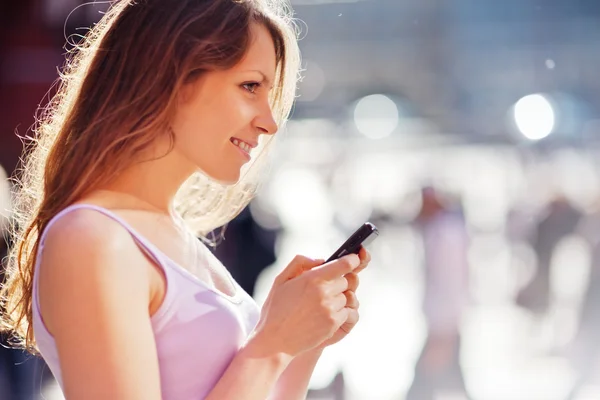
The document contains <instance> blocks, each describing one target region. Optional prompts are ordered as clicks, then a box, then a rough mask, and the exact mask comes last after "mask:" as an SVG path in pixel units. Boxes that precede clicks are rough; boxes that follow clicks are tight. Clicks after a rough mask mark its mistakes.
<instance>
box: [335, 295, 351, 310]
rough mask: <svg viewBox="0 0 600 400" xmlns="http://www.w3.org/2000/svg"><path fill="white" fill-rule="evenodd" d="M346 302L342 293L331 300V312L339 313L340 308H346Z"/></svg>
mask: <svg viewBox="0 0 600 400" xmlns="http://www.w3.org/2000/svg"><path fill="white" fill-rule="evenodd" d="M347 300H348V298H347V297H346V296H345V295H344V293H340V294H338V295H337V296H335V297H334V298H333V300H331V304H332V305H331V308H332V309H333V311H340V310H341V309H342V308H344V307H346V302H347Z"/></svg>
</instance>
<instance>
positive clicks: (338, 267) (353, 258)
mask: <svg viewBox="0 0 600 400" xmlns="http://www.w3.org/2000/svg"><path fill="white" fill-rule="evenodd" d="M359 264H360V259H359V258H358V256H357V255H356V254H348V255H346V256H344V257H341V258H338V259H337V260H334V261H331V262H328V263H327V264H323V265H322V266H321V267H319V268H316V269H314V270H313V271H311V273H315V274H316V275H317V276H319V277H320V278H323V279H326V280H331V279H335V278H337V277H340V276H343V275H346V274H348V273H350V272H352V271H353V270H354V269H355V268H356V267H358V265H359Z"/></svg>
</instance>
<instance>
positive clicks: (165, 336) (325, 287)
mask: <svg viewBox="0 0 600 400" xmlns="http://www.w3.org/2000/svg"><path fill="white" fill-rule="evenodd" d="M287 10H288V8H287V6H286V5H285V4H279V3H276V2H273V1H271V2H267V1H266V0H140V1H136V2H134V1H133V0H121V1H120V2H116V3H115V4H114V5H113V7H112V8H111V10H109V12H108V13H107V14H106V15H105V17H104V18H103V20H102V21H101V22H100V23H99V24H98V25H96V26H95V27H94V29H93V30H92V31H91V32H90V33H89V34H88V36H87V37H86V39H85V42H84V45H83V47H82V48H81V49H79V51H78V53H77V56H75V58H74V59H73V60H71V62H70V64H69V66H68V68H67V71H66V73H65V74H64V75H63V77H62V86H61V88H60V90H59V93H58V95H57V96H56V97H55V98H54V101H53V102H52V104H51V105H50V107H49V109H48V112H46V113H45V114H44V115H43V116H42V118H41V122H40V125H39V126H38V129H37V134H38V138H37V140H36V146H35V147H34V149H33V151H32V152H31V153H30V154H29V156H28V158H27V160H28V161H27V163H26V165H25V168H24V175H23V177H22V183H21V190H20V193H19V196H18V198H17V203H16V212H17V218H18V223H19V224H18V226H19V227H20V231H19V232H17V236H16V245H15V246H14V248H13V250H12V254H11V257H10V259H9V270H8V278H7V283H6V285H5V287H4V288H3V299H4V306H5V307H6V313H5V315H4V318H3V322H4V324H3V325H4V327H5V328H6V329H9V330H12V331H14V332H15V333H16V338H17V339H20V340H21V344H22V345H24V346H25V347H26V348H28V349H30V350H32V351H35V350H39V352H40V353H41V355H42V356H43V357H44V359H45V360H46V362H47V363H48V365H49V366H50V369H51V370H52V372H53V373H54V375H55V377H56V378H57V380H58V382H59V383H60V385H61V387H62V389H63V391H64V394H65V396H66V398H67V399H69V400H71V399H86V400H94V399H112V400H119V399H127V400H132V399H143V400H152V399H161V398H162V399H168V400H170V399H186V400H187V399H204V398H206V399H219V400H226V399H236V400H237V399H249V400H252V399H266V398H280V399H297V398H302V397H304V396H305V393H306V388H307V384H308V380H309V378H310V374H311V372H312V368H313V367H314V365H315V363H316V361H317V359H318V357H319V355H320V353H321V351H322V349H323V348H324V347H326V346H328V345H331V344H333V343H336V342H337V341H339V340H341V339H342V338H343V337H344V336H345V335H346V334H347V332H349V330H350V329H351V328H352V327H353V326H354V325H355V324H356V322H357V319H358V313H357V308H358V301H357V299H356V296H355V290H356V287H357V285H358V280H357V276H356V273H357V272H358V271H359V270H360V269H361V268H364V267H365V266H366V264H368V262H369V255H368V254H367V252H366V251H364V250H362V251H361V254H360V256H359V257H357V256H356V255H351V256H347V257H345V258H343V259H340V260H338V261H335V262H332V263H328V264H325V265H322V263H323V262H322V261H320V260H311V259H309V258H306V257H301V256H298V257H297V258H295V259H294V260H293V261H292V262H291V263H290V264H289V266H288V267H287V268H286V269H285V270H284V271H283V272H282V273H281V274H280V275H279V277H278V278H277V280H276V282H275V283H274V285H273V288H272V290H271V292H270V295H269V297H268V299H267V301H266V303H265V305H264V306H263V308H262V310H260V312H259V309H258V308H257V306H256V304H255V303H254V302H253V301H252V299H251V298H250V296H248V295H247V294H246V293H244V292H243V291H242V289H241V288H240V286H239V285H237V284H236V283H235V282H234V281H233V279H232V278H231V276H230V275H229V274H228V273H227V272H226V270H225V269H224V267H223V266H222V265H221V264H220V263H219V262H218V261H217V260H216V258H214V257H213V256H212V255H211V253H210V252H209V251H208V249H206V247H204V245H203V244H202V243H200V242H199V241H198V240H196V239H195V236H194V234H205V233H206V232H209V231H210V230H212V229H214V228H215V227H218V226H220V225H222V224H223V223H225V222H227V221H228V220H230V219H231V218H232V217H233V216H234V215H236V213H238V212H239V210H241V209H242V208H243V207H244V206H245V205H246V204H247V202H248V200H249V198H250V197H251V196H252V193H253V188H254V180H255V176H256V175H257V173H256V171H257V165H256V163H255V162H254V160H255V159H256V157H257V156H258V155H259V154H262V153H263V150H264V149H265V148H266V146H267V144H268V142H269V138H270V137H272V135H273V134H274V133H275V132H276V131H277V130H278V126H279V125H281V124H282V123H283V122H284V120H285V118H286V116H287V115H288V113H289V111H290V108H291V103H292V100H293V96H294V92H295V83H296V77H297V71H298V59H299V56H298V47H297V43H296V42H295V36H294V30H293V27H292V25H291V19H290V17H289V16H288V14H287V12H288V11H287ZM251 166H252V167H251Z"/></svg>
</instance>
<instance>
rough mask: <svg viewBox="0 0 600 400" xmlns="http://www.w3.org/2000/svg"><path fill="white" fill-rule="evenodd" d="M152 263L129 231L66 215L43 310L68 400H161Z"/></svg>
mask: <svg viewBox="0 0 600 400" xmlns="http://www.w3.org/2000/svg"><path fill="white" fill-rule="evenodd" d="M147 263H148V260H147V259H146V258H145V256H144V255H143V254H142V252H141V251H139V250H138V249H137V248H136V246H135V244H134V242H133V239H132V238H131V236H130V235H129V233H128V232H127V231H125V230H124V229H123V228H122V227H120V226H119V225H118V224H116V223H115V222H114V221H112V220H110V219H108V218H107V217H105V216H103V215H101V214H98V213H95V212H93V211H89V210H77V211H74V212H72V213H70V214H67V215H65V216H63V217H62V218H61V219H60V220H58V221H57V222H56V223H55V224H54V226H52V227H51V229H50V230H49V231H48V234H47V238H46V243H45V246H44V251H43V257H42V259H41V260H40V270H39V274H40V275H39V298H40V308H41V311H42V315H43V318H44V322H45V323H46V325H47V326H48V328H49V330H50V331H51V333H52V335H53V336H54V339H55V341H56V345H57V348H58V353H59V357H60V366H61V371H62V378H63V385H64V391H65V396H66V398H67V399H69V400H71V399H75V400H78V399H86V400H94V399H114V400H120V399H123V400H125V399H127V400H136V399H140V400H142V399H143V400H152V399H160V397H161V395H160V379H159V368H158V359H157V355H156V346H155V342H154V335H153V331H152V326H151V322H150V316H149V313H148V304H149V301H150V294H149V292H150V291H149V285H150V283H149V275H148V268H147Z"/></svg>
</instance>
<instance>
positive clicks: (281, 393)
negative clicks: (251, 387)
mask: <svg viewBox="0 0 600 400" xmlns="http://www.w3.org/2000/svg"><path fill="white" fill-rule="evenodd" d="M321 354H322V350H312V351H309V352H306V353H303V354H302V355H300V356H298V357H296V358H294V360H293V361H292V362H291V363H290V364H289V365H288V367H287V368H286V369H285V371H284V372H283V373H282V374H281V376H280V377H279V380H278V381H277V384H276V385H275V388H274V389H273V392H272V394H271V397H269V400H304V399H306V393H307V391H308V384H309V383H310V378H311V376H312V374H313V371H314V369H315V366H316V365H317V361H319V357H321Z"/></svg>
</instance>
